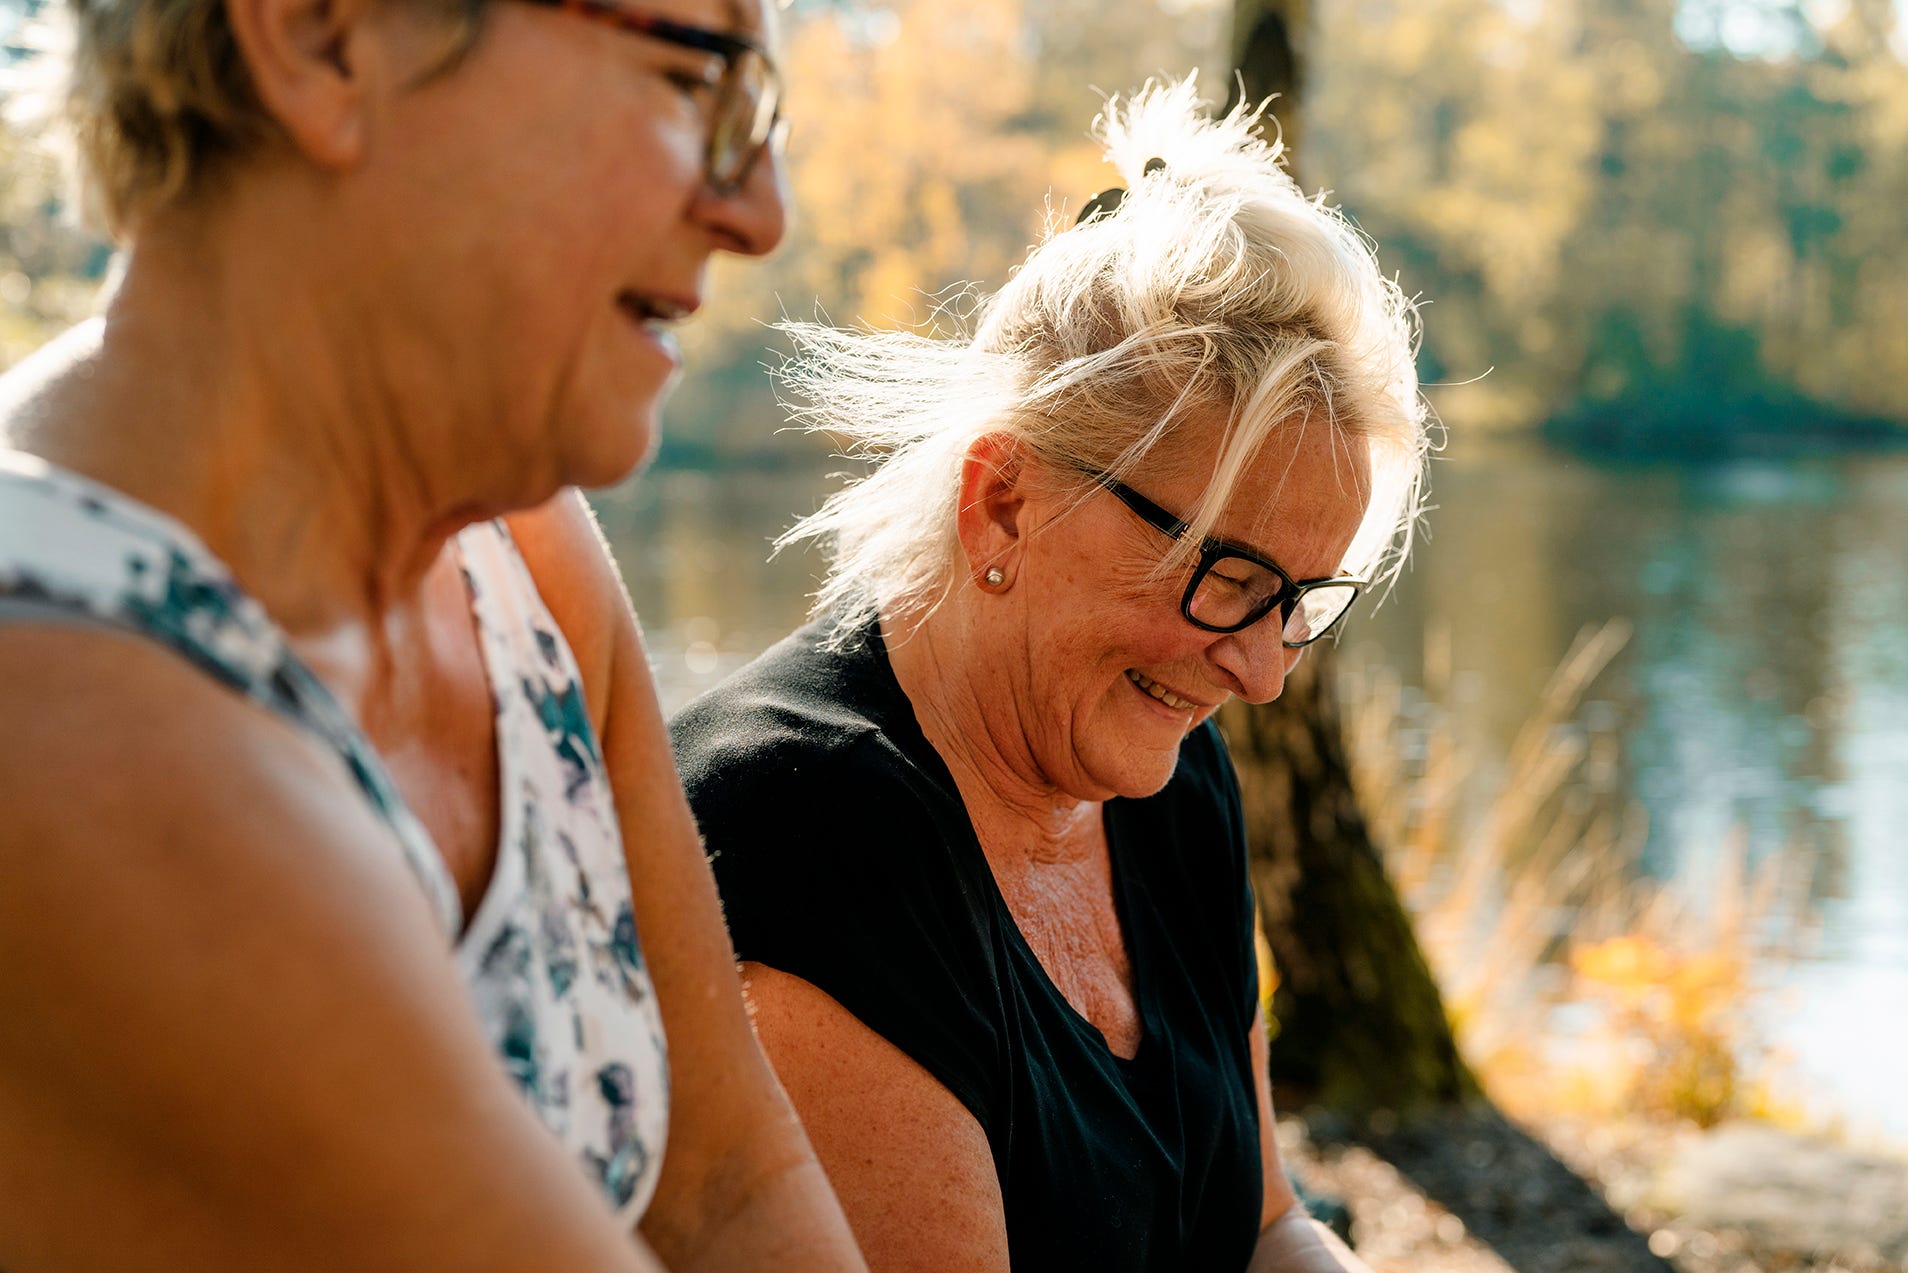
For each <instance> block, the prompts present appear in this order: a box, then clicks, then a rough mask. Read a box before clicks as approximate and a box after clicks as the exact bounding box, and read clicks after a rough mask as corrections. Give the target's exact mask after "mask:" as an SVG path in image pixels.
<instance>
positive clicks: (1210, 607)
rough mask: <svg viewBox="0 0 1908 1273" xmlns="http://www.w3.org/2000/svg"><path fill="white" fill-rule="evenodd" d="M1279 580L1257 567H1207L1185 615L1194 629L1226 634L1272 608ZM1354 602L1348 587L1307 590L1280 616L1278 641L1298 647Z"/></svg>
mask: <svg viewBox="0 0 1908 1273" xmlns="http://www.w3.org/2000/svg"><path fill="white" fill-rule="evenodd" d="M1285 591H1286V583H1285V580H1284V579H1282V578H1281V577H1280V576H1279V575H1278V574H1276V573H1275V572H1273V571H1270V570H1267V569H1266V568H1265V567H1264V566H1262V565H1260V564H1259V563H1258V562H1255V561H1250V560H1248V559H1246V558H1244V557H1231V556H1221V557H1218V558H1216V559H1214V560H1213V561H1211V562H1209V563H1207V566H1206V568H1205V570H1204V571H1203V572H1202V573H1201V574H1200V576H1199V578H1198V580H1197V581H1195V582H1194V584H1193V586H1192V590H1191V595H1190V596H1189V597H1188V598H1187V600H1186V613H1187V615H1188V617H1189V618H1191V619H1192V620H1193V622H1195V623H1199V624H1202V625H1205V626H1207V627H1211V628H1215V629H1218V630H1222V631H1224V630H1230V629H1236V628H1239V627H1242V626H1244V625H1246V624H1249V623H1251V622H1252V621H1253V620H1255V619H1256V618H1258V616H1260V615H1263V614H1265V613H1267V612H1268V611H1269V610H1271V609H1272V607H1273V606H1274V605H1276V604H1278V603H1279V602H1280V600H1281V598H1282V595H1283V594H1284V593H1285ZM1357 597H1358V589H1357V588H1356V587H1353V586H1352V585H1350V584H1324V585H1321V586H1318V587H1314V588H1308V589H1306V590H1305V592H1304V593H1303V594H1302V595H1300V597H1299V598H1298V601H1297V603H1296V604H1293V605H1291V606H1290V612H1289V613H1288V614H1286V615H1285V622H1284V631H1283V638H1284V640H1285V641H1287V642H1288V643H1290V644H1293V645H1300V644H1303V643H1305V642H1307V641H1312V640H1316V639H1317V638H1318V637H1320V636H1322V635H1324V633H1325V632H1326V630H1327V629H1329V628H1330V627H1331V626H1332V625H1333V624H1334V623H1336V622H1338V620H1339V619H1340V618H1341V617H1342V616H1343V615H1344V613H1345V611H1346V610H1347V609H1349V608H1350V607H1351V604H1352V602H1353V601H1355V600H1356V599H1357Z"/></svg>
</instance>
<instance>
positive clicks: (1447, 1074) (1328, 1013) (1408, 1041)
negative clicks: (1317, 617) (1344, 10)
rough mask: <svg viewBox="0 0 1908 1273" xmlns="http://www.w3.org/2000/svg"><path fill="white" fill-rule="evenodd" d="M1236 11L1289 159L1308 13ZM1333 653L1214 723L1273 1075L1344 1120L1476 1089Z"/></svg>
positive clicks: (1246, 63)
mask: <svg viewBox="0 0 1908 1273" xmlns="http://www.w3.org/2000/svg"><path fill="white" fill-rule="evenodd" d="M1235 5H1236V7H1235V8H1234V10H1233V22H1234V25H1233V31H1234V40H1233V56H1234V59H1235V64H1236V65H1237V66H1238V68H1239V72H1240V79H1241V80H1242V81H1243V83H1244V90H1245V96H1246V99H1247V100H1248V101H1260V100H1263V99H1264V98H1265V97H1266V96H1267V95H1269V94H1273V93H1277V94H1279V97H1278V100H1277V101H1276V102H1275V103H1274V104H1273V112H1274V114H1275V116H1276V118H1277V120H1278V123H1279V127H1280V128H1281V130H1282V133H1283V136H1284V138H1285V141H1286V144H1287V146H1288V148H1290V152H1295V151H1296V144H1297V142H1298V139H1299V136H1300V133H1299V114H1298V108H1299V105H1300V101H1301V93H1302V90H1303V87H1304V69H1305V64H1304V60H1303V59H1302V57H1301V56H1300V54H1299V50H1300V48H1301V44H1302V41H1303V39H1304V36H1305V32H1306V30H1307V20H1308V5H1307V0H1284V2H1281V0H1235ZM1331 655H1332V651H1331V647H1330V645H1329V644H1327V645H1322V646H1319V647H1315V648H1314V649H1313V650H1312V652H1311V653H1309V654H1308V655H1307V656H1306V657H1305V659H1304V660H1303V661H1301V662H1300V664H1299V665H1298V667H1297V668H1296V669H1295V670H1294V672H1293V675H1292V676H1291V677H1289V678H1288V679H1287V681H1286V684H1285V693H1284V694H1283V696H1282V697H1281V698H1280V699H1279V701H1278V702H1276V703H1272V704H1269V705H1267V706H1263V707H1252V706H1248V705H1245V704H1234V705H1233V706H1231V707H1228V708H1227V709H1226V710H1225V712H1224V713H1223V714H1222V715H1221V717H1220V724H1221V727H1222V728H1223V729H1224V730H1225V733H1226V736H1227V739H1228V741H1229V743H1230V745H1231V748H1232V755H1233V761H1234V763H1235V764H1236V765H1237V766H1238V770H1239V784H1240V787H1241V790H1242V792H1243V794H1244V800H1245V809H1246V819H1247V823H1246V825H1247V833H1248V836H1249V837H1250V841H1251V848H1252V879H1253V887H1254V889H1255V890H1256V892H1257V894H1258V902H1259V917H1260V919H1261V921H1262V922H1263V924H1264V928H1265V934H1266V939H1267V942H1268V943H1269V944H1270V946H1271V948H1272V957H1273V962H1274V964H1275V966H1276V969H1277V972H1278V977H1279V983H1278V989H1277V991H1276V992H1275V994H1274V996H1273V1001H1272V1012H1273V1017H1274V1019H1275V1022H1276V1031H1277V1033H1276V1034H1275V1036H1274V1038H1273V1040H1272V1062H1271V1063H1272V1076H1273V1079H1274V1081H1275V1082H1277V1083H1280V1084H1281V1085H1282V1086H1284V1087H1286V1088H1287V1090H1288V1091H1291V1090H1292V1089H1297V1094H1299V1095H1301V1096H1303V1097H1306V1098H1308V1099H1311V1100H1315V1101H1317V1102H1318V1103H1320V1104H1322V1105H1325V1106H1326V1107H1328V1108H1331V1109H1333V1110H1336V1111H1339V1112H1341V1113H1345V1114H1348V1115H1352V1116H1354V1117H1363V1116H1365V1115H1367V1114H1370V1113H1372V1112H1375V1111H1377V1110H1380V1109H1386V1110H1393V1111H1399V1112H1409V1111H1412V1110H1418V1109H1423V1108H1425V1107H1428V1106H1432V1105H1437V1104H1443V1103H1447V1102H1450V1101H1454V1100H1460V1099H1465V1098H1468V1097H1471V1096H1474V1095H1475V1094H1476V1093H1477V1083H1476V1080H1475V1079H1474V1078H1473V1077H1472V1076H1471V1073H1470V1071H1469V1069H1467V1068H1466V1066H1465V1065H1464V1062H1463V1060H1462V1059H1461V1058H1460V1057H1459V1056H1458V1051H1457V1046H1456V1044H1455V1042H1454V1041H1453V1039H1452V1037H1451V1027H1450V1023H1449V1021H1448V1020H1447V1018H1446V1016H1445V1012H1444V1002H1443V999H1442V997H1441V996H1440V995H1439V994H1438V987H1437V983H1436V982H1435V981H1434V980H1433V979H1432V976H1431V971H1430V969H1429V967H1428V966H1427V965H1426V963H1425V960H1424V954H1423V952H1422V951H1420V950H1419V948H1418V942H1417V938H1416V936H1414V935H1413V933H1412V930H1411V921H1410V918H1409V916H1408V915H1407V914H1406V913H1405V909H1404V906H1403V904H1402V903H1401V902H1400V901H1399V898H1398V893H1397V890H1396V889H1395V888H1393V887H1392V884H1391V881H1390V879H1389V877H1388V876H1387V875H1386V874H1385V868H1384V862H1383V859H1382V857H1381V855H1380V853H1379V851H1378V848H1377V846H1375V845H1374V844H1373V843H1372V838H1371V832H1370V829H1369V828H1368V827H1367V825H1366V823H1365V819H1364V815H1363V814H1362V812H1361V811H1360V809H1359V807H1358V801H1357V798H1356V795H1355V793H1354V792H1353V790H1352V784H1351V767H1350V763H1349V760H1348V757H1347V755H1346V750H1345V743H1344V734H1343V727H1342V725H1341V721H1340V714H1339V711H1338V700H1337V695H1336V694H1335V693H1334V691H1333V687H1332V671H1331V668H1332V663H1333V659H1332V657H1331Z"/></svg>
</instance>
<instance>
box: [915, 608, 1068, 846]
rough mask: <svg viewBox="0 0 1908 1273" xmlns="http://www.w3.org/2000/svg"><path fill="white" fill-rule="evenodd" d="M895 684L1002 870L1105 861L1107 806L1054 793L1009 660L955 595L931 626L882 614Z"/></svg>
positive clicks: (930, 619)
mask: <svg viewBox="0 0 1908 1273" xmlns="http://www.w3.org/2000/svg"><path fill="white" fill-rule="evenodd" d="M881 630H882V635H883V639H884V641H885V642H886V644H887V648H888V657H889V661H890V662H891V663H892V665H893V667H894V675H895V679H896V681H898V682H899V683H900V686H901V690H902V692H903V693H904V694H906V695H907V697H908V701H909V703H911V704H912V705H913V707H914V715H915V719H916V720H917V721H918V722H919V723H920V726H921V732H922V734H923V735H924V736H925V737H926V738H927V740H928V743H929V744H930V745H931V746H932V747H933V748H934V750H935V751H936V752H937V753H939V755H940V757H941V759H942V761H943V762H945V763H946V765H947V768H948V772H949V773H951V774H952V775H953V777H954V783H955V786H956V787H958V788H959V789H960V793H961V800H962V802H963V803H964V804H965V805H966V806H967V813H968V817H969V818H970V819H971V820H972V821H973V823H974V829H975V831H976V833H977V834H978V835H979V837H980V840H981V845H982V847H983V848H985V849H986V850H987V853H988V857H989V858H990V859H992V860H995V861H996V865H997V866H998V865H999V859H1001V858H1007V859H1011V860H1013V861H1015V862H1017V863H1023V864H1047V863H1054V862H1061V861H1071V860H1074V859H1077V858H1081V857H1083V856H1085V855H1088V854H1091V853H1094V852H1097V851H1099V844H1098V840H1097V835H1098V830H1099V826H1100V809H1101V805H1100V802H1099V801H1098V800H1090V799H1082V798H1080V797H1078V796H1074V795H1071V794H1069V793H1068V792H1066V791H1064V790H1062V789H1061V788H1060V787H1058V786H1057V785H1055V784H1054V783H1053V782H1052V781H1051V780H1050V779H1049V778H1048V777H1047V776H1046V774H1045V773H1044V772H1043V771H1042V769H1041V767H1040V764H1039V761H1038V759H1037V757H1036V756H1035V755H1034V752H1033V749H1032V747H1031V746H1030V744H1029V742H1028V739H1027V732H1026V730H1025V729H1024V728H1023V727H1022V726H1021V724H1020V720H1021V716H1020V711H1021V704H1020V701H1019V695H1018V693H1017V691H1016V689H1015V683H1014V682H1013V680H1012V678H1011V677H1010V676H1008V675H1007V674H1006V671H1007V669H1008V668H1010V667H1011V666H1012V657H1013V656H1012V653H1011V652H1010V651H1005V650H995V649H993V648H992V647H991V645H990V642H989V636H990V634H989V633H988V632H987V631H986V630H985V629H984V628H983V626H982V625H981V624H980V623H979V622H978V616H977V615H976V614H975V608H974V606H973V604H972V599H971V598H970V597H967V596H964V595H962V594H961V593H960V592H959V591H958V590H957V591H956V593H955V594H954V595H952V596H950V597H948V599H947V600H946V601H945V602H944V603H943V604H942V605H940V606H938V607H936V608H935V609H934V610H933V611H931V612H930V613H929V614H927V615H926V616H925V617H921V618H916V619H913V620H912V621H908V620H901V619H898V618H895V617H891V616H889V615H887V614H885V613H884V614H883V616H882V621H881Z"/></svg>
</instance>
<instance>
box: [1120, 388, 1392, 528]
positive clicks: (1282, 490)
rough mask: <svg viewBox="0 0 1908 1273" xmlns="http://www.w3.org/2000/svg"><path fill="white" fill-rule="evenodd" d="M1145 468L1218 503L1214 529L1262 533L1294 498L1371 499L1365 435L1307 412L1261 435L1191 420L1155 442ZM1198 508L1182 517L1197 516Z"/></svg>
mask: <svg viewBox="0 0 1908 1273" xmlns="http://www.w3.org/2000/svg"><path fill="white" fill-rule="evenodd" d="M1141 467H1142V468H1143V469H1151V470H1154V471H1159V472H1164V473H1167V474H1170V475H1171V476H1172V477H1173V478H1175V479H1176V480H1178V481H1180V482H1183V483H1185V484H1187V485H1188V486H1190V487H1191V488H1193V489H1197V490H1200V491H1202V492H1203V493H1204V498H1205V499H1209V500H1214V501H1217V504H1216V509H1217V513H1218V517H1217V521H1216V523H1215V527H1216V528H1224V529H1230V530H1234V531H1241V532H1248V533H1250V532H1255V531H1261V530H1264V529H1265V528H1266V527H1267V526H1269V525H1270V524H1272V523H1273V522H1274V521H1277V520H1280V517H1279V510H1280V509H1281V508H1284V509H1286V510H1288V511H1289V510H1290V508H1291V505H1292V503H1293V502H1294V501H1295V500H1298V501H1303V502H1306V503H1308V504H1313V505H1314V506H1317V507H1320V508H1323V507H1332V506H1335V507H1344V508H1350V509H1355V510H1356V511H1357V514H1358V515H1362V513H1363V510H1364V509H1365V507H1366V505H1367V504H1368V503H1369V502H1370V499H1371V490H1372V449H1371V443H1370V440H1369V439H1367V438H1365V437H1362V436H1359V435H1356V434H1353V433H1351V432H1349V431H1347V430H1345V429H1344V428H1342V427H1340V426H1338V425H1337V424H1336V423H1334V422H1333V421H1331V420H1330V419H1329V418H1326V417H1323V416H1320V415H1313V416H1311V417H1310V418H1306V417H1295V418H1292V419H1289V420H1285V421H1282V422H1280V423H1278V424H1275V425H1273V426H1271V427H1270V428H1269V429H1267V430H1265V431H1264V433H1263V434H1262V435H1260V436H1259V437H1256V438H1254V437H1251V436H1250V433H1249V431H1245V430H1241V429H1239V428H1238V427H1236V426H1232V427H1228V426H1227V425H1226V423H1225V422H1224V420H1223V419H1208V420H1204V421H1189V422H1188V423H1187V425H1186V426H1184V427H1182V428H1180V429H1176V430H1174V431H1173V433H1172V434H1169V435H1168V436H1167V437H1165V438H1163V439H1161V441H1160V443H1159V445H1157V446H1156V447H1155V448H1154V449H1153V454H1152V457H1151V458H1150V459H1149V460H1147V461H1145V462H1143V463H1142V466H1141ZM1200 511H1202V510H1200V509H1188V510H1186V512H1185V513H1184V514H1182V515H1183V516H1185V517H1187V518H1188V519H1192V518H1195V517H1196V516H1197V515H1198V513H1199V512H1200Z"/></svg>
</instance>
